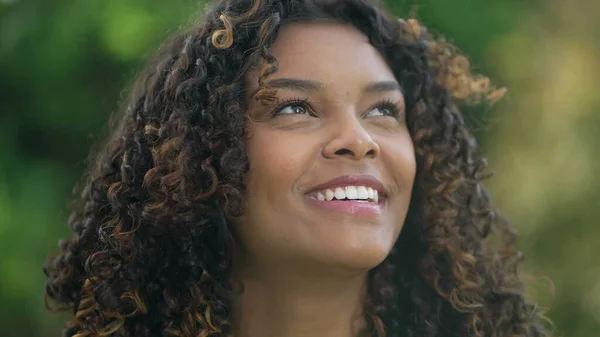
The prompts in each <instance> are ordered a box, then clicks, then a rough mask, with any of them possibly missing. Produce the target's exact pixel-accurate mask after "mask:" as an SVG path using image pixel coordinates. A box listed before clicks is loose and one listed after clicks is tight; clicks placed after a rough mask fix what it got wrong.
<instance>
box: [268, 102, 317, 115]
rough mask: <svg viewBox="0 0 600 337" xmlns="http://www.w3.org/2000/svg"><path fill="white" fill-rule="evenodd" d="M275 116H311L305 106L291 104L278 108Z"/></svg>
mask: <svg viewBox="0 0 600 337" xmlns="http://www.w3.org/2000/svg"><path fill="white" fill-rule="evenodd" d="M275 115H310V110H309V109H308V107H307V106H306V105H305V104H302V103H290V104H286V105H284V106H282V107H281V108H278V109H277V110H276V111H275Z"/></svg>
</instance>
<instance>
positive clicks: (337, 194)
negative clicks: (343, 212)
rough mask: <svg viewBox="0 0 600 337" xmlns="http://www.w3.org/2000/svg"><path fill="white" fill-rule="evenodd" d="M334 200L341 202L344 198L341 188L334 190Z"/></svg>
mask: <svg viewBox="0 0 600 337" xmlns="http://www.w3.org/2000/svg"><path fill="white" fill-rule="evenodd" d="M335 198H336V199H338V200H342V199H344V198H346V192H344V190H343V189H342V188H341V187H338V188H336V189H335Z"/></svg>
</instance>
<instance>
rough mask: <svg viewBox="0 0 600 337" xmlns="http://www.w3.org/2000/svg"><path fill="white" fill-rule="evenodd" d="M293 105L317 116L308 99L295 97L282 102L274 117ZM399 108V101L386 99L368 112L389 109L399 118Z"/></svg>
mask: <svg viewBox="0 0 600 337" xmlns="http://www.w3.org/2000/svg"><path fill="white" fill-rule="evenodd" d="M292 105H301V106H303V107H304V108H306V109H307V111H308V115H310V116H315V114H314V113H313V109H312V108H311V106H310V103H309V102H308V98H302V97H294V98H290V99H286V100H284V101H282V102H281V103H280V104H279V105H277V107H276V108H275V109H274V110H273V113H272V115H273V116H277V115H278V114H279V112H280V111H281V110H283V109H284V108H286V107H289V106H292ZM398 106H400V102H399V101H394V100H392V99H389V98H386V99H383V100H382V101H380V102H378V103H377V104H375V105H373V106H372V107H371V108H369V109H368V110H367V113H368V112H370V111H372V110H374V109H377V108H389V109H390V110H391V112H392V116H391V117H395V118H399V117H400V116H399V113H400V109H399V108H398Z"/></svg>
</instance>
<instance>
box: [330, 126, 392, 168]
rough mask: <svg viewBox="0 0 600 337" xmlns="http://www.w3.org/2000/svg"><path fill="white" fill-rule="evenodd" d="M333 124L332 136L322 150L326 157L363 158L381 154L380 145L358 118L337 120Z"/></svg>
mask: <svg viewBox="0 0 600 337" xmlns="http://www.w3.org/2000/svg"><path fill="white" fill-rule="evenodd" d="M331 124H332V126H331V127H330V128H331V130H332V131H331V135H332V136H331V138H330V140H329V141H328V142H327V144H325V146H324V148H323V151H322V152H323V156H324V157H325V158H329V159H333V158H339V157H347V158H350V159H352V160H362V159H365V158H376V157H378V156H379V153H380V149H379V145H378V144H377V142H375V140H374V139H373V138H372V137H371V134H370V133H369V132H368V131H367V130H366V129H365V127H364V125H362V124H361V123H360V121H359V120H357V118H355V117H353V118H347V119H345V120H344V121H340V120H336V121H332V123H331Z"/></svg>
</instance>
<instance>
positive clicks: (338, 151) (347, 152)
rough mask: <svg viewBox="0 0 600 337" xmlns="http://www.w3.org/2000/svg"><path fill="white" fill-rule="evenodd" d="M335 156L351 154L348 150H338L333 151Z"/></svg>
mask: <svg viewBox="0 0 600 337" xmlns="http://www.w3.org/2000/svg"><path fill="white" fill-rule="evenodd" d="M335 154H339V155H345V154H352V151H350V150H348V149H339V150H337V151H335Z"/></svg>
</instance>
